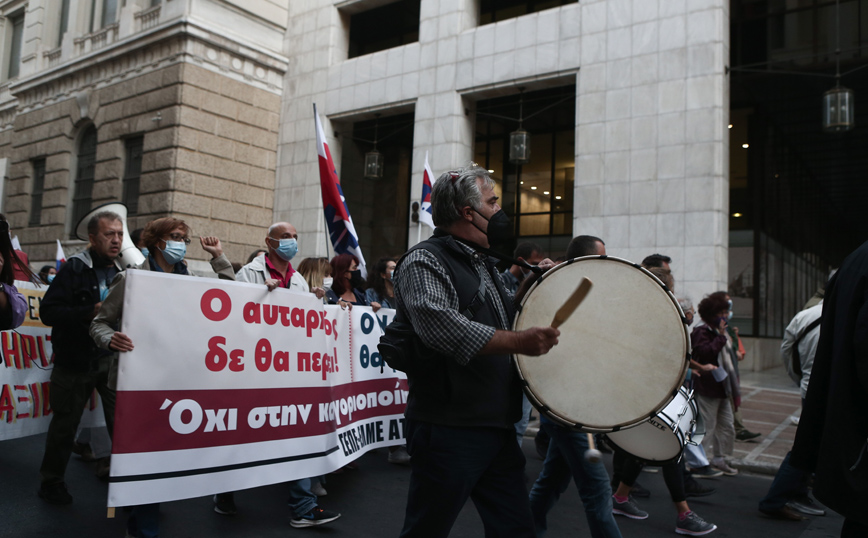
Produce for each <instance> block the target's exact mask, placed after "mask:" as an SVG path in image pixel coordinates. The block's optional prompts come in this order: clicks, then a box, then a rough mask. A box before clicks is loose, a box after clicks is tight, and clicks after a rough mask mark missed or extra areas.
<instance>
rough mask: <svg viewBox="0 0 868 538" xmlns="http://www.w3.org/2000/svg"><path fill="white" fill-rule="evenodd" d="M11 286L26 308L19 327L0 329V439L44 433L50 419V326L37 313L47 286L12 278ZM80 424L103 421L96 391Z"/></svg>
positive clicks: (101, 423) (51, 358) (51, 357)
mask: <svg viewBox="0 0 868 538" xmlns="http://www.w3.org/2000/svg"><path fill="white" fill-rule="evenodd" d="M15 287H16V288H18V291H20V292H21V294H22V295H24V298H25V299H26V300H27V312H26V314H25V316H24V323H23V324H22V325H21V327H18V328H17V329H15V330H11V331H0V353H2V360H0V441H3V440H6V439H15V438H18V437H26V436H28V435H36V434H40V433H44V432H46V431H48V425H49V423H50V422H51V405H50V402H49V393H50V383H49V379H50V378H51V370H52V368H53V367H54V353H53V349H52V346H51V327H46V326H45V324H43V323H42V319H41V318H40V316H39V309H40V305H41V303H42V297H43V296H44V295H45V291H46V290H47V289H48V286H45V285H43V286H39V285H36V284H32V283H30V282H22V281H15ZM81 424H82V426H85V427H92V426H101V425H104V424H105V418H104V416H103V411H102V403H101V402H100V400H99V396H98V395H97V394H96V392H94V393H93V394H92V395H91V399H90V404H89V405H88V406H87V408H86V409H85V412H84V414H83V415H82V422H81Z"/></svg>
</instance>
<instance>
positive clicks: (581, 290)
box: [552, 277, 594, 329]
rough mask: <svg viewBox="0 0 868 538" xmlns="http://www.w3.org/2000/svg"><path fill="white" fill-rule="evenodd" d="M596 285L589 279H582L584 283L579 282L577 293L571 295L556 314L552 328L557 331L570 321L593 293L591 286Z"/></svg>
mask: <svg viewBox="0 0 868 538" xmlns="http://www.w3.org/2000/svg"><path fill="white" fill-rule="evenodd" d="M593 285H594V284H593V283H592V282H591V281H590V280H589V279H587V278H585V277H582V281H581V282H579V286H578V287H577V288H576V291H574V292H573V294H572V295H570V298H569V299H567V301H566V302H565V303H564V305H563V306H562V307H560V309H558V311H557V312H556V313H555V319H553V320H552V328H553V329H557V328H558V327H560V326H561V325H563V324H564V322H566V321H567V319H569V317H570V316H571V315H572V313H573V312H575V310H576V308H578V307H579V305H580V304H581V303H582V301H584V300H585V297H587V295H588V292H589V291H591V286H593Z"/></svg>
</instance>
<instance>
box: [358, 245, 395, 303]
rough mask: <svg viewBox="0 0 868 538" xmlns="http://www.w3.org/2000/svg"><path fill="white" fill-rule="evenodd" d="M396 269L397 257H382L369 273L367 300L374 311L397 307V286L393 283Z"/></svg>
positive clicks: (366, 291)
mask: <svg viewBox="0 0 868 538" xmlns="http://www.w3.org/2000/svg"><path fill="white" fill-rule="evenodd" d="M394 271H395V258H380V259H379V260H378V261H377V265H376V266H374V270H373V271H371V273H370V274H369V275H368V289H367V290H365V302H366V303H367V304H368V306H370V307H371V309H373V311H374V312H376V311H377V310H379V309H381V308H395V288H394V286H393V285H392V273H393V272H394Z"/></svg>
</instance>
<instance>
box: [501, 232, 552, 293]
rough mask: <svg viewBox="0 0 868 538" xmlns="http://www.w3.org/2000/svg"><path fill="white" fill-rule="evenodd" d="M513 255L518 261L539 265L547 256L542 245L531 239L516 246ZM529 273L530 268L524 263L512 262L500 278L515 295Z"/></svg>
mask: <svg viewBox="0 0 868 538" xmlns="http://www.w3.org/2000/svg"><path fill="white" fill-rule="evenodd" d="M512 257H513V258H515V259H516V260H518V261H522V262H526V263H527V264H528V265H539V262H540V261H542V259H543V258H545V255H543V250H542V247H541V246H539V245H537V244H536V243H531V242H530V241H525V242H524V243H519V244H518V246H517V247H515V251H514V252H513V253H512ZM529 274H530V269H527V268H526V267H524V266H522V265H516V264H512V265H510V266H509V268H508V269H506V270H505V271H504V272H503V273H501V274H500V278H501V279H502V280H503V285H504V287H506V289H507V291H509V293H511V294H513V295H515V292H517V291H518V286H519V285H520V284H521V281H522V280H524V279H525V278H526V277H527V276H528V275H529Z"/></svg>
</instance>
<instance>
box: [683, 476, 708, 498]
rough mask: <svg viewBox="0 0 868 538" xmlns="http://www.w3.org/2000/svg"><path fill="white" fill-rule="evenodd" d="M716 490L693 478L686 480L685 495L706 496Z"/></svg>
mask: <svg viewBox="0 0 868 538" xmlns="http://www.w3.org/2000/svg"><path fill="white" fill-rule="evenodd" d="M715 491H716V490H715V489H714V488H709V487H707V486H703V485H702V484H700V483H699V482H697V481H696V480H694V479H692V478H691V479H690V480H687V481H685V482H684V496H685V497H705V496H706V495H711V494H712V493H714V492H715Z"/></svg>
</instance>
